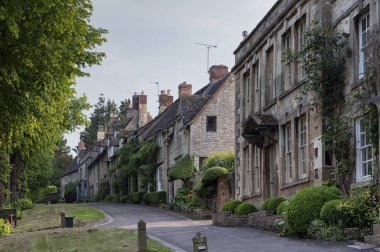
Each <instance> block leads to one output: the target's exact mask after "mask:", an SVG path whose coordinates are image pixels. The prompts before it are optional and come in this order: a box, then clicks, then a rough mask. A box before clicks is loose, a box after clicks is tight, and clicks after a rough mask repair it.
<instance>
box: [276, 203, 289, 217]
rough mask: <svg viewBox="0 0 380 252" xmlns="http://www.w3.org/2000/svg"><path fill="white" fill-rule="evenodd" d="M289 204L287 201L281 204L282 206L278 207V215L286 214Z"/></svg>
mask: <svg viewBox="0 0 380 252" xmlns="http://www.w3.org/2000/svg"><path fill="white" fill-rule="evenodd" d="M288 203H289V202H288V201H287V200H285V201H283V202H281V203H280V205H278V207H277V209H276V213H277V214H285V213H286V208H287V207H288Z"/></svg>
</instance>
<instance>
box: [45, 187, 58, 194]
mask: <svg viewBox="0 0 380 252" xmlns="http://www.w3.org/2000/svg"><path fill="white" fill-rule="evenodd" d="M44 192H45V195H48V194H50V193H57V192H58V188H57V187H56V186H55V185H49V186H47V187H45V189H44Z"/></svg>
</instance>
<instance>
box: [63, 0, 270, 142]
mask: <svg viewBox="0 0 380 252" xmlns="http://www.w3.org/2000/svg"><path fill="white" fill-rule="evenodd" d="M92 2H93V7H94V12H93V17H92V22H91V23H92V24H93V25H94V26H95V27H102V28H105V29H107V30H108V32H109V33H108V34H107V35H106V38H107V40H108V42H107V43H106V44H104V45H103V46H102V47H100V48H98V49H97V51H103V52H105V53H106V54H107V58H106V59H104V61H103V62H102V64H101V65H100V66H94V67H92V68H90V69H88V72H89V73H90V74H91V77H89V78H79V79H78V80H77V86H76V90H77V93H78V94H79V95H82V94H86V95H87V97H88V102H89V103H90V104H92V105H93V104H95V103H97V100H98V97H99V95H100V94H104V95H105V97H106V98H107V99H113V100H115V102H117V103H120V101H121V100H123V99H125V98H131V96H132V95H133V94H134V92H138V93H140V92H141V91H144V93H145V94H147V96H148V111H149V112H150V114H151V115H152V117H155V116H156V115H157V112H158V102H157V100H158V97H157V95H158V89H157V85H156V84H154V83H152V82H159V88H160V90H167V89H170V90H171V93H172V94H173V95H174V100H175V99H177V97H178V85H179V84H180V83H182V82H184V81H186V82H187V83H190V84H192V85H193V93H194V92H196V91H197V90H198V89H200V88H201V87H203V86H204V85H206V84H207V83H208V73H207V50H206V48H205V47H204V46H200V45H197V44H196V43H197V42H198V43H203V44H210V45H217V48H211V49H210V58H209V61H210V66H212V65H218V64H224V65H226V66H228V68H229V70H230V69H231V68H232V67H233V65H234V55H233V51H234V50H235V49H236V48H237V47H238V45H239V43H240V42H241V41H242V31H244V30H247V31H248V33H249V32H251V31H252V29H253V28H254V27H255V26H256V25H257V24H258V22H259V21H260V20H261V19H262V18H263V17H264V15H265V14H266V13H267V12H268V11H269V9H270V8H271V7H272V6H273V4H274V3H275V2H276V0H265V1H263V0H239V1H231V0H192V1H185V0H93V1H92ZM91 112H92V111H91V110H90V111H88V112H87V114H88V115H90V114H91ZM66 138H67V140H68V144H69V145H70V146H71V147H72V148H73V147H74V146H76V145H77V144H78V142H79V131H78V132H74V133H71V134H68V135H66Z"/></svg>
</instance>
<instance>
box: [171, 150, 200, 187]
mask: <svg viewBox="0 0 380 252" xmlns="http://www.w3.org/2000/svg"><path fill="white" fill-rule="evenodd" d="M195 171H196V170H195V167H194V161H193V159H192V157H191V156H190V155H186V156H184V157H183V158H181V159H179V160H177V162H176V163H175V164H174V165H173V167H172V169H171V170H170V174H169V178H170V181H174V180H182V181H184V182H187V181H188V180H189V179H190V178H191V177H192V176H193V174H194V172H195Z"/></svg>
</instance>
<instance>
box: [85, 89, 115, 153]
mask: <svg viewBox="0 0 380 252" xmlns="http://www.w3.org/2000/svg"><path fill="white" fill-rule="evenodd" d="M117 112H118V110H117V105H116V103H115V102H114V101H111V100H107V102H106V99H105V98H104V95H103V94H100V97H99V98H98V103H97V104H96V105H95V108H94V112H93V113H92V114H91V116H90V123H89V125H88V126H87V127H86V128H85V129H84V131H82V132H81V134H80V135H81V139H82V141H83V142H84V143H85V144H86V146H91V145H93V144H94V142H95V141H96V139H97V132H98V129H99V126H103V127H105V126H106V125H107V123H108V121H109V119H110V117H111V114H112V113H113V114H116V113H117Z"/></svg>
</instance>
